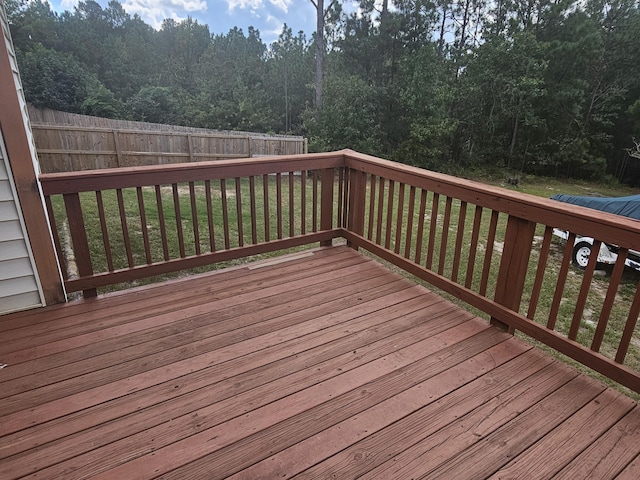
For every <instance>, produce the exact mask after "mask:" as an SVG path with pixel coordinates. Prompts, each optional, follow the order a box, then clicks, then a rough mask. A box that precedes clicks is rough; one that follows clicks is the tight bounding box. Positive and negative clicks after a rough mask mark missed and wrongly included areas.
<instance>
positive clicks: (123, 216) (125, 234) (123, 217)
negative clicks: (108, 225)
mask: <svg viewBox="0 0 640 480" xmlns="http://www.w3.org/2000/svg"><path fill="white" fill-rule="evenodd" d="M116 196H117V197H118V211H119V212H120V225H121V226H122V239H123V241H124V249H125V251H126V252H127V263H128V264H129V268H132V267H133V265H134V262H133V252H132V251H131V237H129V227H128V226H127V213H126V212H125V209H124V198H123V196H122V189H121V188H118V189H116Z"/></svg>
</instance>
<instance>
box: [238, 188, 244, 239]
mask: <svg viewBox="0 0 640 480" xmlns="http://www.w3.org/2000/svg"><path fill="white" fill-rule="evenodd" d="M236 217H237V221H238V246H239V247H242V246H244V229H243V224H242V189H241V185H240V177H236Z"/></svg>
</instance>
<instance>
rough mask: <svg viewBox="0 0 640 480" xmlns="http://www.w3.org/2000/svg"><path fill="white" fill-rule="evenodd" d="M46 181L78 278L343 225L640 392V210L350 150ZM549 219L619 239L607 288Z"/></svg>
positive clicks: (285, 242)
mask: <svg viewBox="0 0 640 480" xmlns="http://www.w3.org/2000/svg"><path fill="white" fill-rule="evenodd" d="M41 181H42V188H43V192H44V194H45V196H46V202H47V208H48V210H49V216H50V218H51V222H52V229H53V231H54V232H58V233H57V236H56V238H55V241H56V245H57V248H58V250H59V252H60V253H59V254H60V255H61V258H63V256H62V248H63V245H62V243H63V240H61V236H62V235H63V234H64V230H65V229H69V231H70V237H71V239H72V243H73V251H74V253H75V260H76V262H77V264H78V271H79V278H76V279H73V278H66V279H65V284H66V286H67V288H68V289H69V290H71V291H77V290H83V291H84V292H85V295H95V289H96V287H102V286H105V285H109V284H113V283H117V282H123V281H131V280H135V279H138V278H142V277H146V276H151V275H157V274H162V273H166V272H170V271H176V270H179V269H183V268H191V267H196V266H201V265H205V264H209V263H213V262H218V261H222V260H229V259H232V258H241V257H246V256H249V255H254V254H257V253H265V252H269V251H275V250H278V249H282V248H289V247H292V246H297V245H304V244H309V243H313V242H325V243H326V242H328V241H330V240H331V239H332V238H335V237H339V236H341V237H344V238H346V239H347V241H348V243H349V244H350V245H351V246H353V247H355V248H364V249H366V250H368V251H370V252H372V253H373V254H375V255H377V256H379V257H380V258H382V259H384V260H386V261H388V262H391V263H392V264H394V265H396V266H397V267H399V268H401V269H403V270H405V271H406V272H408V273H410V274H413V275H415V276H417V277H419V278H421V279H422V280H424V281H426V282H427V283H429V284H430V285H432V286H434V287H437V288H440V289H441V290H443V291H444V292H447V293H448V294H450V295H453V296H454V297H456V298H457V299H459V300H461V301H464V302H466V303H467V304H469V305H470V306H472V307H474V308H476V309H478V310H479V311H480V312H483V313H484V314H486V315H487V317H488V318H490V319H491V321H492V322H493V323H494V324H496V325H498V326H500V327H502V328H505V329H508V330H510V331H515V330H519V331H521V332H524V333H525V334H527V335H529V336H531V337H533V338H535V339H537V340H539V341H540V342H542V343H544V344H546V345H548V346H549V347H551V348H553V349H555V350H557V351H559V352H561V353H563V354H565V355H568V356H569V357H571V358H573V359H575V360H577V361H579V362H581V363H583V364H585V365H587V366H589V367H591V368H593V369H594V370H596V371H598V372H601V373H603V374H604V375H606V376H608V377H609V378H611V379H613V380H615V381H617V382H619V383H621V384H623V385H625V386H627V387H629V388H632V389H633V390H635V391H638V392H640V375H639V374H638V370H640V346H639V345H640V339H639V338H638V336H637V334H635V327H636V322H637V319H638V313H639V312H640V289H639V287H640V285H639V284H636V283H633V284H631V285H629V282H623V271H624V259H625V256H626V254H627V252H628V250H629V249H633V250H640V224H639V223H638V222H636V221H633V220H629V219H626V218H622V217H618V216H615V215H609V214H604V213H602V212H595V211H591V210H588V209H585V208H581V207H576V206H573V205H571V206H569V205H567V204H564V203H560V202H556V201H552V200H548V199H541V198H537V197H533V196H530V195H524V194H520V193H517V192H511V191H508V190H504V189H500V188H496V187H490V186H486V185H482V184H479V183H476V182H471V181H466V180H462V179H458V178H454V177H449V176H447V175H440V174H435V173H433V172H428V171H425V170H421V169H417V168H413V167H408V166H405V165H401V164H397V163H393V162H388V161H385V160H381V159H378V158H375V157H370V156H366V155H361V154H358V153H355V152H352V151H349V150H345V151H341V152H334V153H327V154H315V155H297V156H286V157H280V158H269V159H266V158H264V159H248V160H228V161H221V162H208V163H202V164H195V165H175V166H171V165H168V166H156V167H149V168H125V169H115V170H104V171H96V172H75V173H65V174H49V175H42V176H41ZM554 227H556V228H562V229H564V230H568V231H571V232H578V233H581V234H588V235H591V236H593V237H594V238H596V241H597V242H599V241H604V242H608V243H615V244H616V245H619V247H620V250H619V258H618V262H617V263H616V264H615V266H614V268H613V273H612V274H611V277H610V278H608V279H606V286H605V287H603V286H602V284H597V282H596V279H594V270H595V256H592V258H591V259H590V263H589V266H588V267H587V269H586V271H585V272H584V273H579V274H577V273H576V272H574V271H573V270H571V267H570V263H571V253H572V250H573V242H572V241H571V238H570V239H569V241H568V242H567V244H566V245H562V244H558V243H553V242H552V239H553V236H552V230H553V228H554ZM572 235H573V234H572ZM597 247H598V246H597V244H596V245H595V251H597ZM576 275H579V277H577V278H578V279H577V280H573V278H574V277H576ZM636 281H637V280H636ZM623 290H624V291H623ZM623 297H624V298H623Z"/></svg>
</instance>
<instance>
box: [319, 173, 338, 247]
mask: <svg viewBox="0 0 640 480" xmlns="http://www.w3.org/2000/svg"><path fill="white" fill-rule="evenodd" d="M320 176H321V182H322V184H321V187H320V230H323V231H326V230H332V229H333V184H334V178H335V173H334V171H333V168H325V169H323V170H321V171H320ZM331 243H332V242H331V240H324V241H322V242H320V245H321V246H323V247H329V246H331Z"/></svg>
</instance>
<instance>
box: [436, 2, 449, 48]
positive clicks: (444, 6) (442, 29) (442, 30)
mask: <svg viewBox="0 0 640 480" xmlns="http://www.w3.org/2000/svg"><path fill="white" fill-rule="evenodd" d="M446 23H447V3H446V2H444V3H443V4H442V22H441V23H440V38H439V39H438V58H442V56H443V55H444V34H445V26H446Z"/></svg>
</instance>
